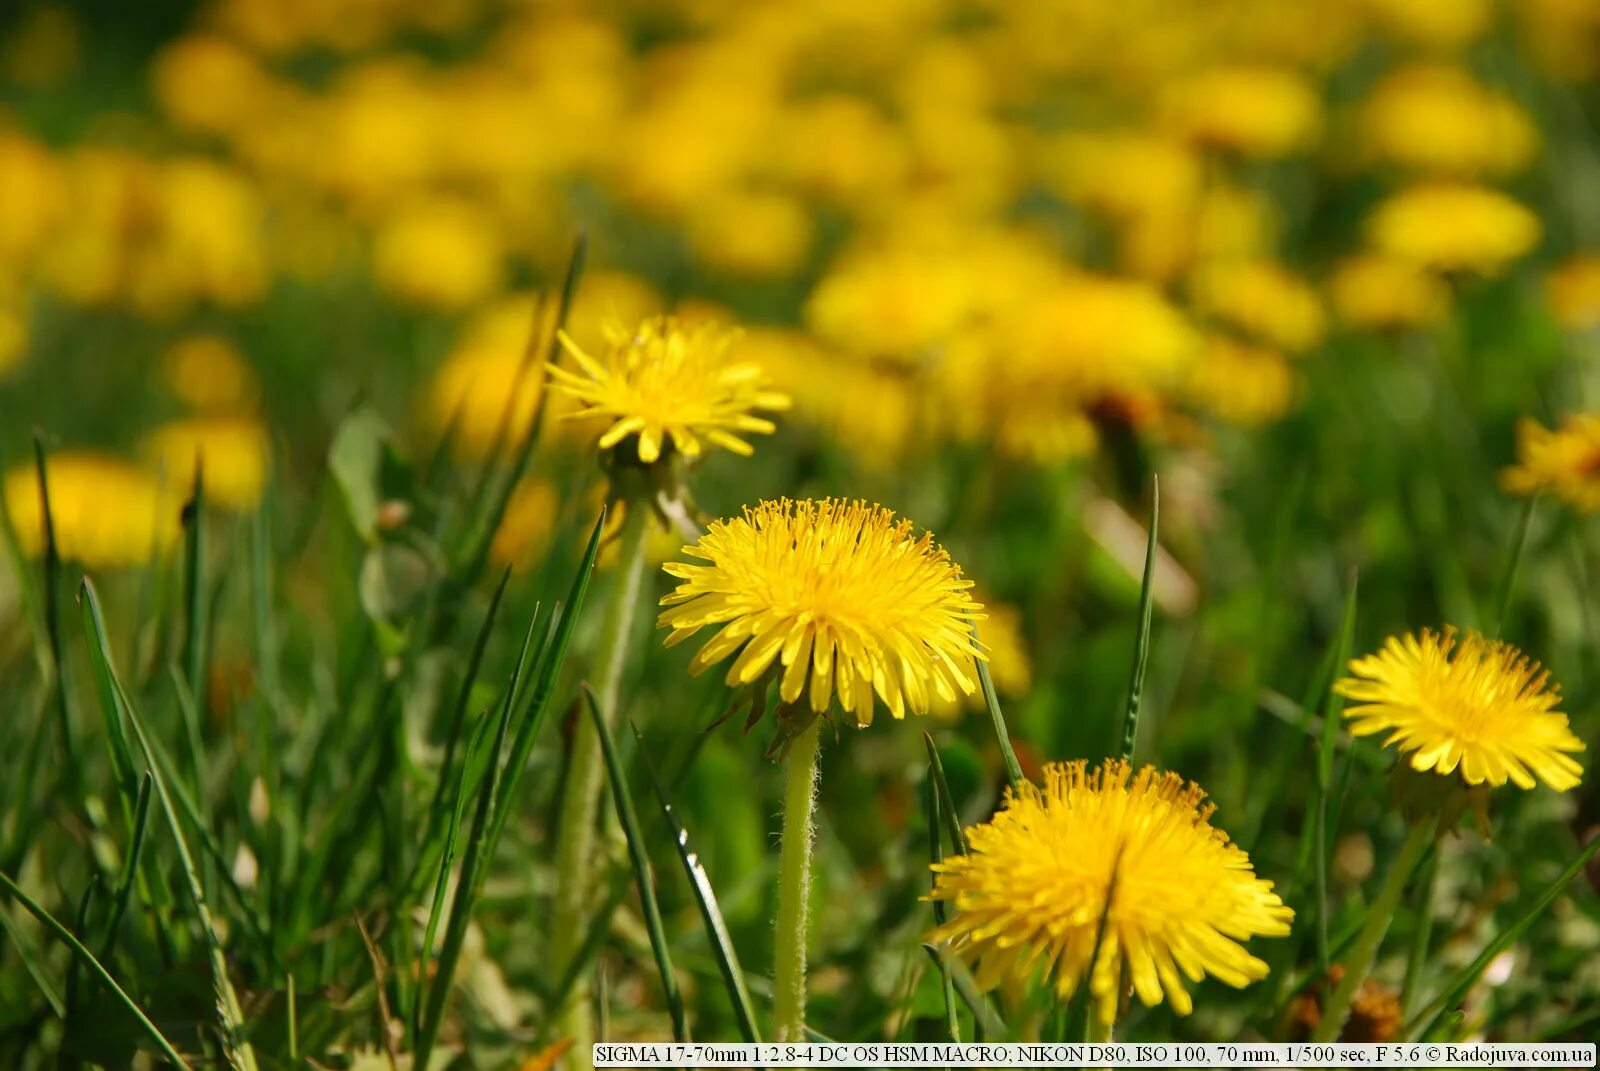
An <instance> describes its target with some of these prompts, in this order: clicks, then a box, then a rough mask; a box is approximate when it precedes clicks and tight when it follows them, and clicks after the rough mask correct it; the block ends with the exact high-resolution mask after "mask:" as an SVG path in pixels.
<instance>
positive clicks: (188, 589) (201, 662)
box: [181, 457, 211, 785]
mask: <svg viewBox="0 0 1600 1071" xmlns="http://www.w3.org/2000/svg"><path fill="white" fill-rule="evenodd" d="M193 488H194V490H193V493H192V494H191V496H190V498H189V501H188V502H187V503H186V504H185V505H184V507H183V526H184V553H183V605H184V618H183V648H182V655H181V659H182V663H183V671H184V677H185V680H186V681H187V683H188V685H189V694H190V695H191V696H193V697H194V700H195V703H196V705H197V706H202V705H203V704H204V703H205V701H206V692H207V689H206V658H207V653H206V652H207V648H208V647H209V645H210V643H209V632H210V616H211V615H210V614H209V612H208V611H209V609H210V607H209V606H208V605H207V603H206V583H205V572H206V565H205V554H206V479H205V467H204V466H203V465H202V464H201V462H200V459H199V458H198V457H196V458H195V465H194V484H193ZM189 747H190V751H191V752H193V751H197V750H198V749H199V744H198V742H197V741H193V740H191V741H190V744H189ZM193 761H198V760H193ZM190 772H191V773H192V774H193V775H194V777H195V783H196V784H197V785H198V784H202V783H203V782H201V781H200V780H199V778H200V771H199V769H198V768H197V769H194V770H192V771H190Z"/></svg>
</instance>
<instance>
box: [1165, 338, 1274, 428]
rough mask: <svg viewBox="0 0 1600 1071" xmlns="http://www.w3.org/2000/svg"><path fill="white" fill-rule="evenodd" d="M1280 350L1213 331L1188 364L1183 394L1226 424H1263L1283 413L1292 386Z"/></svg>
mask: <svg viewBox="0 0 1600 1071" xmlns="http://www.w3.org/2000/svg"><path fill="white" fill-rule="evenodd" d="M1297 386H1298V385H1297V382H1296V379H1295V373H1294V370H1293V369H1292V368H1290V367H1289V362H1288V361H1286V360H1285V359H1284V358H1283V355H1282V354H1280V353H1276V352H1274V351H1273V350H1268V349H1261V348H1259V347H1256V346H1250V345H1246V344H1244V343H1242V342H1238V341H1235V340H1234V339H1231V338H1227V337H1225V336H1222V335H1212V336H1210V337H1209V338H1208V339H1207V340H1206V347H1205V350H1204V352H1203V353H1201V354H1200V356H1199V357H1197V358H1195V360H1194V361H1193V362H1191V363H1190V365H1189V369H1188V375H1187V376H1186V377H1185V379H1184V384H1183V393H1184V396H1185V397H1186V398H1188V399H1189V400H1190V401H1192V402H1193V403H1194V404H1196V405H1199V406H1201V407H1202V408H1204V409H1207V410H1209V411H1210V412H1212V413H1215V414H1216V415H1217V416H1218V417H1219V418H1220V419H1222V420H1225V421H1227V422H1228V423H1230V424H1243V425H1251V424H1264V423H1267V422H1269V421H1272V420H1276V419H1278V418H1279V417H1281V416H1282V415H1283V414H1284V413H1286V412H1288V410H1289V407H1290V405H1292V404H1293V403H1294V400H1295V392H1296V389H1297Z"/></svg>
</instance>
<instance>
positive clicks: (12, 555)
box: [0, 454, 50, 673]
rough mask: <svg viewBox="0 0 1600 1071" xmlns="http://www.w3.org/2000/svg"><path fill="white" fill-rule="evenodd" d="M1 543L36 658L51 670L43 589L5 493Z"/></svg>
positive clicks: (1, 466) (1, 465) (0, 460)
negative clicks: (23, 543)
mask: <svg viewBox="0 0 1600 1071" xmlns="http://www.w3.org/2000/svg"><path fill="white" fill-rule="evenodd" d="M8 469H9V466H7V465H6V462H5V457H4V455H3V454H0V472H5V471H8ZM0 543H4V545H5V550H6V557H7V558H8V559H10V562H11V568H12V575H13V576H14V577H15V578H16V582H17V596H18V600H19V602H20V603H21V605H22V610H23V617H24V618H25V619H26V620H27V622H28V631H29V633H30V634H31V635H32V637H33V657H34V661H35V662H37V663H38V665H39V668H40V670H41V671H43V672H46V673H48V672H49V671H50V633H49V630H48V629H47V628H46V627H45V623H44V606H43V605H42V604H41V603H40V601H39V589H38V587H37V586H36V585H35V583H34V578H33V570H32V569H31V568H30V567H29V564H28V558H27V556H26V555H25V554H23V552H22V541H21V540H20V539H18V538H17V527H16V524H15V523H14V522H13V521H12V519H11V510H10V509H9V508H7V506H6V501H5V496H4V495H0Z"/></svg>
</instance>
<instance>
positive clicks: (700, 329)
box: [550, 316, 789, 465]
mask: <svg viewBox="0 0 1600 1071" xmlns="http://www.w3.org/2000/svg"><path fill="white" fill-rule="evenodd" d="M605 335H606V349H605V352H604V354H603V355H601V356H599V357H594V356H591V355H590V354H588V353H586V352H584V350H583V349H582V348H581V347H580V346H579V345H578V344H577V343H575V342H574V341H573V340H572V338H571V337H570V336H569V335H566V334H564V333H563V334H562V336H561V342H562V345H563V346H564V347H565V348H566V350H567V352H568V353H570V354H571V355H572V359H573V361H574V362H576V363H577V366H578V371H576V372H571V371H568V370H567V369H565V368H561V367H559V366H556V365H554V364H552V365H551V366H550V379H551V385H552V386H553V387H554V388H555V389H556V390H558V391H560V392H562V393H563V394H565V395H567V396H568V397H570V398H572V399H574V400H576V401H577V402H579V403H580V405H581V408H580V409H579V410H578V411H577V412H576V413H574V414H573V415H574V416H601V417H606V418H608V419H610V420H611V421H612V424H611V426H610V427H609V428H608V429H607V430H606V431H605V432H604V433H603V434H602V435H601V436H600V448H601V449H602V450H609V449H610V448H611V447H613V446H616V445H617V444H618V443H619V442H622V441H623V440H624V439H626V438H628V437H629V436H637V437H638V453H639V460H640V461H642V462H644V463H645V464H647V465H648V464H653V463H654V462H655V461H657V460H658V459H659V458H660V457H661V454H662V451H663V450H665V449H673V450H676V451H677V452H678V453H680V454H682V455H683V456H685V457H688V458H697V457H699V456H701V454H702V453H703V452H704V450H705V447H706V444H708V443H709V444H710V445H712V446H720V447H722V448H723V449H725V450H731V451H732V452H734V453H736V454H741V455H749V454H751V453H753V449H752V447H751V446H750V444H749V443H748V442H746V441H745V440H744V439H743V438H742V436H744V435H747V434H751V433H756V434H763V435H766V434H771V433H772V432H773V431H774V430H775V426H774V424H773V423H772V421H770V420H767V419H765V418H763V417H758V416H756V415H755V414H754V412H753V410H758V409H759V410H769V411H771V410H781V409H787V408H788V407H789V398H788V396H787V395H785V394H781V393H779V392H778V391H775V390H771V389H769V388H768V387H767V385H766V380H765V377H764V375H763V373H762V371H761V367H760V366H759V365H757V364H755V363H753V362H748V361H735V360H730V359H729V356H728V350H729V347H730V346H731V345H732V343H733V341H734V340H735V339H736V338H737V337H738V332H736V331H732V330H729V329H728V328H725V327H721V326H719V325H717V324H714V323H709V322H701V323H693V324H690V323H685V322H682V321H680V320H678V319H676V318H674V317H670V316H658V317H653V318H651V319H647V320H645V321H644V322H643V323H641V324H640V325H639V326H638V328H637V329H635V330H634V331H632V332H629V331H627V330H626V329H624V328H622V327H621V326H620V325H619V324H615V323H613V324H610V325H608V326H607V328H606V330H605Z"/></svg>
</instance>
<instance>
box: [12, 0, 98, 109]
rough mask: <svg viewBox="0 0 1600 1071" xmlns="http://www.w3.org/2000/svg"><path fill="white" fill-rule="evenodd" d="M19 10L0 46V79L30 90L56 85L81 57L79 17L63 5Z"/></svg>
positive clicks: (39, 6) (73, 68)
mask: <svg viewBox="0 0 1600 1071" xmlns="http://www.w3.org/2000/svg"><path fill="white" fill-rule="evenodd" d="M22 10H23V14H22V15H21V16H20V17H17V18H13V19H12V20H11V25H10V26H9V27H8V32H7V35H6V38H5V40H4V42H3V48H0V78H4V79H5V80H6V81H9V82H13V83H15V84H16V85H19V86H24V87H26V88H28V89H33V90H48V89H56V88H59V87H60V86H61V85H62V84H63V83H65V82H66V81H67V80H68V79H70V78H71V77H72V76H73V75H74V74H76V73H77V71H78V68H79V66H80V64H81V61H82V59H83V43H82V41H81V39H80V38H81V33H80V31H79V28H78V20H77V19H76V18H74V17H73V13H72V9H71V8H70V7H69V6H68V5H66V4H45V5H35V6H33V7H32V9H31V10H29V9H27V8H24V9H22Z"/></svg>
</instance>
